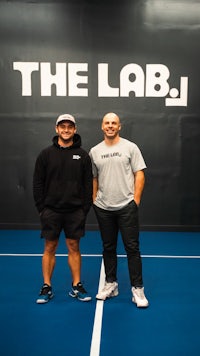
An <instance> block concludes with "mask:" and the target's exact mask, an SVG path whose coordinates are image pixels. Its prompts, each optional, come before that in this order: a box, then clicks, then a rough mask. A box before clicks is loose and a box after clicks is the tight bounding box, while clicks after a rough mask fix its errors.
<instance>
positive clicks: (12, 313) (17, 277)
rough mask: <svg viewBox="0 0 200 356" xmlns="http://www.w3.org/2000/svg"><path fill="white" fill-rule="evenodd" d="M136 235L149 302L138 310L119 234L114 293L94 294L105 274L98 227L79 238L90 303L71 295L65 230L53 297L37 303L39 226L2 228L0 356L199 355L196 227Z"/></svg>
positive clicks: (199, 263) (199, 259) (198, 243)
mask: <svg viewBox="0 0 200 356" xmlns="http://www.w3.org/2000/svg"><path fill="white" fill-rule="evenodd" d="M140 241H141V243H140V246H141V254H142V259H143V277H144V286H145V294H146V296H147V298H148V299H149V302H150V305H149V308H147V309H138V308H137V307H136V306H135V304H133V303H132V301H131V290H130V284H129V278H128V270H127V260H126V256H125V253H124V249H123V246H122V243H121V238H120V237H119V247H118V282H119V296H118V297H115V298H111V299H109V300H107V301H105V302H102V301H96V300H95V295H96V293H97V291H98V288H99V285H100V283H102V276H103V267H102V255H101V252H102V251H101V241H100V235H99V233H98V232H95V231H92V232H91V231H90V232H87V233H86V236H85V238H83V239H82V240H81V251H82V255H83V258H82V280H83V281H84V284H85V286H86V289H87V290H88V291H89V292H90V293H91V295H92V297H93V299H92V301H91V302H88V303H83V302H79V301H77V300H74V299H72V298H70V297H69V296H68V290H69V289H70V286H71V277H70V272H69V268H68V265H67V251H66V248H65V241H64V236H63V235H62V236H61V238H60V244H59V248H58V251H57V263H56V268H55V272H54V276H53V289H54V294H55V297H54V298H53V299H52V300H51V301H50V302H49V303H48V304H45V305H38V304H36V302H35V300H36V298H37V295H38V292H39V289H40V287H41V284H42V274H41V256H42V252H43V241H42V240H41V239H40V237H39V231H33V230H30V231H29V230H23V231H22V230H0V279H1V280H0V321H1V332H0V354H1V356H27V355H29V356H36V355H38V356H40V355H43V356H67V355H70V356H110V355H115V356H126V355H136V356H140V355H150V356H151V355H152V356H157V355H159V356H160V355H162V356H165V355H166V356H169V355H170V356H179V355H180V356H187V355H188V356H197V355H198V356H199V355H200V336H199V335H200V287H199V281H200V233H199V232H193V233H189V232H187V233H186V232H185V233H184V232H176V233H172V232H170V233H167V232H141V237H140Z"/></svg>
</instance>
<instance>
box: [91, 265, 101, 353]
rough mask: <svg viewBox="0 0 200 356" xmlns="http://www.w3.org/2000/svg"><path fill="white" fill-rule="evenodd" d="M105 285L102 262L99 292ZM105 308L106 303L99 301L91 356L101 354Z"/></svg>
mask: <svg viewBox="0 0 200 356" xmlns="http://www.w3.org/2000/svg"><path fill="white" fill-rule="evenodd" d="M104 283H105V270H104V264H103V260H102V262H101V272H100V280H99V289H98V292H99V291H100V290H101V289H102V288H103V287H104ZM103 306H104V302H103V301H102V300H97V303H96V311H95V317H94V326H93V332H92V341H91V347H90V356H99V353H100V344H101V327H102V318H103Z"/></svg>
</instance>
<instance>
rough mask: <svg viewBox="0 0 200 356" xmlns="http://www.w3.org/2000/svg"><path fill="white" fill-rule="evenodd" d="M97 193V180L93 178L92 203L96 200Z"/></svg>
mask: <svg viewBox="0 0 200 356" xmlns="http://www.w3.org/2000/svg"><path fill="white" fill-rule="evenodd" d="M97 191H98V178H97V177H94V178H93V202H94V201H95V199H96V196H97Z"/></svg>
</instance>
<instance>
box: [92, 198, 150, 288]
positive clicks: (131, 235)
mask: <svg viewBox="0 0 200 356" xmlns="http://www.w3.org/2000/svg"><path fill="white" fill-rule="evenodd" d="M94 211H95V213H96V217H97V221H98V224H99V229H100V233H101V238H102V242H103V260H104V266H105V274H106V281H107V282H114V281H116V280H117V239H118V232H119V231H120V232H121V235H122V240H123V244H124V248H125V250H126V254H127V260H128V270H129V277H130V282H131V286H134V287H142V286H143V280H142V261H141V256H140V250H139V221H138V207H137V205H136V203H135V202H134V201H131V202H130V203H129V204H128V205H127V206H126V207H125V208H123V209H120V210H114V211H113V210H112V211H108V210H104V209H100V208H98V207H97V206H95V205H94Z"/></svg>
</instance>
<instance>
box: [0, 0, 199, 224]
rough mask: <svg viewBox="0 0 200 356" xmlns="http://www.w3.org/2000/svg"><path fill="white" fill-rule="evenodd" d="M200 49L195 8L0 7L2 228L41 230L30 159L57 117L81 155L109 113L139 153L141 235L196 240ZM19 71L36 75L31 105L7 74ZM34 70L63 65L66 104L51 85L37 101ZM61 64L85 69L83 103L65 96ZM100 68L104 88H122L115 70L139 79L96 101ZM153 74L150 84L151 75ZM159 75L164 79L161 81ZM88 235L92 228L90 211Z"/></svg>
mask: <svg viewBox="0 0 200 356" xmlns="http://www.w3.org/2000/svg"><path fill="white" fill-rule="evenodd" d="M199 40H200V4H199V1H194V0H192V1H190V2H188V1H187V0H179V1H176V0H173V1H172V0H146V1H145V0H140V1H139V0H138V1H134V0H129V1H128V0H124V1H117V0H116V1H109V0H107V1H72V0H71V1H70V0H66V1H35V2H33V1H32V2H29V1H0V124H1V140H0V167H1V175H0V197H1V204H0V227H1V228H34V227H36V228H37V227H39V219H38V215H37V212H36V210H35V207H34V203H33V198H32V173H33V167H34V163H35V159H36V156H37V155H38V153H39V152H40V150H41V149H42V148H44V147H46V146H47V145H49V144H50V143H51V138H52V136H53V135H54V122H55V119H56V117H57V116H58V115H59V114H60V113H65V112H68V113H71V114H73V115H75V117H76V118H77V122H78V131H79V133H80V134H81V136H82V141H83V147H84V148H85V149H86V150H89V149H90V148H91V147H92V146H93V145H95V144H96V143H98V142H99V141H100V140H101V139H102V133H101V130H100V126H101V119H102V116H103V115H104V114H105V113H106V112H110V111H114V112H116V113H117V114H119V116H120V118H121V120H122V124H123V129H122V135H123V136H124V137H125V138H128V139H130V140H132V141H134V142H135V143H136V144H138V146H139V147H140V148H141V150H142V152H143V155H144V158H145V160H146V163H147V166H148V169H147V171H146V187H145V191H144V195H143V201H142V204H141V209H140V212H141V228H142V229H161V230H169V229H173V230H176V229H180V230H199V229H200V214H199V212H200V188H199V182H200V168H199V156H200V117H199V113H200V108H199V78H200V67H199V54H200V49H199ZM20 62H23V63H27V62H31V63H32V62H35V63H36V65H38V70H36V71H33V72H32V74H31V79H30V81H29V84H30V83H31V95H30V93H29V94H28V95H27V93H28V89H27V88H26V84H27V82H28V76H27V75H25V73H23V74H22V72H20V71H19V70H16V69H15V65H18V64H19V63H20ZM41 63H50V65H51V73H52V74H56V73H57V69H56V63H63V64H64V63H65V64H66V66H65V67H66V75H65V76H64V79H63V76H62V78H61V79H60V81H62V83H63V85H64V87H66V94H65V95H63V94H62V95H60V94H59V93H58V92H56V86H55V85H53V86H52V88H51V95H50V96H47V95H41V81H42V79H41V72H42V70H43V69H42V66H41ZM69 63H87V70H86V71H85V72H81V73H79V75H80V81H81V82H82V81H83V80H84V79H85V78H87V81H88V83H85V84H81V85H80V86H79V87H82V88H85V89H87V95H86V96H81V95H76V96H74V95H71V94H70V93H71V92H70V90H71V89H72V85H73V80H74V79H71V77H70V73H69V65H68V64H69ZM100 63H108V84H109V86H110V88H119V89H120V90H122V88H123V87H125V88H127V85H126V83H125V81H124V78H122V79H121V83H120V72H121V70H122V71H123V68H124V67H125V66H127V65H128V64H133V63H135V64H136V65H137V68H138V70H139V71H140V73H141V72H142V73H143V77H142V76H141V77H140V78H139V77H138V76H137V73H135V71H134V70H133V73H132V74H130V76H128V79H127V80H129V83H130V82H132V83H134V80H136V81H137V91H136V93H133V92H132V93H130V95H129V96H126V97H124V96H123V94H122V91H120V90H119V95H118V96H114V95H113V94H112V95H111V94H110V96H107V97H103V96H102V95H101V96H99V91H98V85H99V83H100V82H101V80H103V79H102V77H103V74H102V73H101V74H99V75H98V65H99V64H100ZM151 65H155V68H156V70H155V73H156V72H157V74H155V75H153V74H150V72H149V69H150V68H151V69H152V68H153V66H151ZM159 65H162V66H163V67H162V68H165V69H166V68H167V69H168V70H169V78H168V79H166V80H165V79H164V77H163V75H164V74H163V73H160V74H159V68H160V67H159ZM22 77H23V78H24V83H22ZM138 78H139V79H138ZM181 78H183V79H181ZM184 78H186V79H184ZM160 79H161V83H160V85H159V80H160ZM181 80H183V81H184V83H182V84H181ZM43 82H44V81H43ZM104 83H105V80H104ZM166 83H167V84H166ZM186 84H188V87H187V85H186ZM166 85H168V87H167V86H166ZM23 87H24V90H25V94H24V93H23V92H22V89H23ZM149 87H152V88H153V89H152V90H153V91H152V92H151V93H150V92H149V91H148V88H149ZM173 88H175V89H177V90H178V91H177V90H176V92H175V93H174V90H171V89H173ZM29 89H30V88H29ZM104 92H106V91H104ZM152 93H153V94H152ZM105 95H106V94H105ZM167 98H168V99H169V100H171V105H170V106H169V105H168V104H167V101H166V99H167ZM173 99H174V101H173V102H172V100H173ZM88 228H96V220H95V218H94V214H93V211H91V212H90V214H89V217H88Z"/></svg>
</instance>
